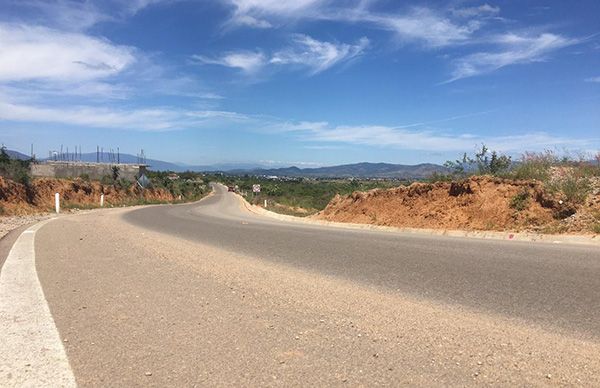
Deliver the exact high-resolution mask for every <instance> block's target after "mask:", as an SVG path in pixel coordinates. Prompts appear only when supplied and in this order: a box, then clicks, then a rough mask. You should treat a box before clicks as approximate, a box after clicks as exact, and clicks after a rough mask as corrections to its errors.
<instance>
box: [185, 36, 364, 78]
mask: <svg viewBox="0 0 600 388" xmlns="http://www.w3.org/2000/svg"><path fill="white" fill-rule="evenodd" d="M368 45H369V40H368V39H367V38H361V39H359V40H358V41H357V42H356V43H355V44H346V43H337V42H323V41H319V40H316V39H313V38H311V37H310V36H307V35H302V34H296V35H294V37H293V40H292V45H291V46H289V47H287V48H284V49H282V50H279V51H276V52H275V53H273V54H272V55H270V56H267V55H266V54H265V53H263V52H261V51H246V50H241V51H230V52H227V53H225V54H224V55H222V56H220V57H207V56H203V55H193V56H192V59H193V60H195V61H198V62H200V63H203V64H209V65H220V66H225V67H230V68H234V69H239V70H242V71H243V72H244V73H246V74H248V75H255V74H256V73H258V72H259V71H260V70H262V69H263V68H264V67H266V66H267V65H273V66H284V65H289V66H300V67H306V68H308V69H310V74H317V73H320V72H322V71H325V70H327V69H329V68H331V67H332V66H335V65H336V64H339V63H341V62H344V61H349V60H351V59H353V58H356V57H357V56H359V55H361V54H362V53H363V51H364V49H365V48H366V47H367V46H368Z"/></svg>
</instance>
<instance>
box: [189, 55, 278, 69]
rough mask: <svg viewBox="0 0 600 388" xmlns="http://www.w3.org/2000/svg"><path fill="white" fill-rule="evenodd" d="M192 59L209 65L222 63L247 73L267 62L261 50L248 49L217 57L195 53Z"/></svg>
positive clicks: (221, 64)
mask: <svg viewBox="0 0 600 388" xmlns="http://www.w3.org/2000/svg"><path fill="white" fill-rule="evenodd" d="M192 59H193V60H195V61H198V62H200V63H204V64H208V65H220V66H225V67H231V68H234V69H239V70H242V71H243V72H245V73H247V74H255V73H256V72H258V71H259V70H260V69H262V68H263V67H264V66H265V65H266V64H267V58H266V56H265V54H263V53H262V52H260V51H247V50H242V51H230V52H227V53H225V54H224V55H222V56H220V57H217V58H211V57H207V56H203V55H193V56H192Z"/></svg>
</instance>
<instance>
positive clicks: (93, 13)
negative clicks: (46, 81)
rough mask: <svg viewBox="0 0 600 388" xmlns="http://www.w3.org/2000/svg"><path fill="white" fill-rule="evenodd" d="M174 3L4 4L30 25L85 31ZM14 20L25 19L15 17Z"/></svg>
mask: <svg viewBox="0 0 600 388" xmlns="http://www.w3.org/2000/svg"><path fill="white" fill-rule="evenodd" d="M174 1H177V0H108V1H80V0H4V3H6V4H8V5H10V6H11V7H14V8H15V9H16V10H18V11H19V12H17V13H16V14H17V15H27V20H26V22H28V23H31V22H35V23H36V24H38V25H43V26H46V27H51V28H58V29H61V30H66V31H84V30H87V29H89V28H90V27H92V26H95V25H96V24H99V23H104V22H119V21H122V20H124V19H126V18H128V17H130V16H133V15H135V14H136V13H138V12H140V11H141V10H142V9H144V8H147V7H149V6H151V5H155V4H159V3H172V2H174ZM11 21H13V22H24V21H25V20H23V19H21V18H19V17H18V16H17V17H14V16H13V20H11Z"/></svg>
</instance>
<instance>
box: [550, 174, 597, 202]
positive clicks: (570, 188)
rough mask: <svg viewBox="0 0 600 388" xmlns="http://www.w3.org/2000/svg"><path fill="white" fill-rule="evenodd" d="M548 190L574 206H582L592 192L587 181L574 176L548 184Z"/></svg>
mask: <svg viewBox="0 0 600 388" xmlns="http://www.w3.org/2000/svg"><path fill="white" fill-rule="evenodd" d="M548 188H549V189H550V190H551V191H554V192H560V193H562V194H563V195H564V196H565V200H566V201H567V202H568V203H571V204H575V205H581V204H583V203H584V202H585V200H586V199H587V197H588V195H589V194H590V192H591V190H592V187H591V184H590V180H589V179H587V178H581V177H578V176H574V175H568V176H566V177H564V178H562V179H559V180H556V181H554V182H551V183H550V184H548Z"/></svg>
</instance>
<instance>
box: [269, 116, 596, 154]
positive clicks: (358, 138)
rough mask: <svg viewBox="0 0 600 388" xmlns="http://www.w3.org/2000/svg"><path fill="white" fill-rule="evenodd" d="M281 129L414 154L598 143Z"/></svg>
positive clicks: (325, 127) (398, 130) (529, 136)
mask: <svg viewBox="0 0 600 388" xmlns="http://www.w3.org/2000/svg"><path fill="white" fill-rule="evenodd" d="M440 121H441V120H440ZM281 128H282V130H284V131H296V132H297V133H298V135H299V136H300V138H301V139H303V140H305V141H311V142H318V143H345V144H354V145H368V146H377V147H393V148H398V149H405V150H417V151H424V150H427V151H452V152H465V151H469V150H472V149H475V148H476V147H477V146H478V145H480V144H482V143H484V144H486V145H488V146H489V147H490V148H492V149H495V150H498V151H502V152H520V151H525V150H533V151H536V150H544V149H548V148H552V147H567V146H578V147H582V146H589V145H590V144H593V143H597V142H598V139H572V138H567V137H556V136H552V135H549V134H547V133H544V132H532V133H526V134H522V135H506V136H477V135H473V134H469V133H462V134H457V135H448V134H443V133H438V132H436V131H432V130H409V129H407V128H406V127H389V126H381V125H359V126H346V125H340V126H332V125H329V124H327V123H323V122H318V123H310V122H305V123H298V124H286V125H282V126H281Z"/></svg>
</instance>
